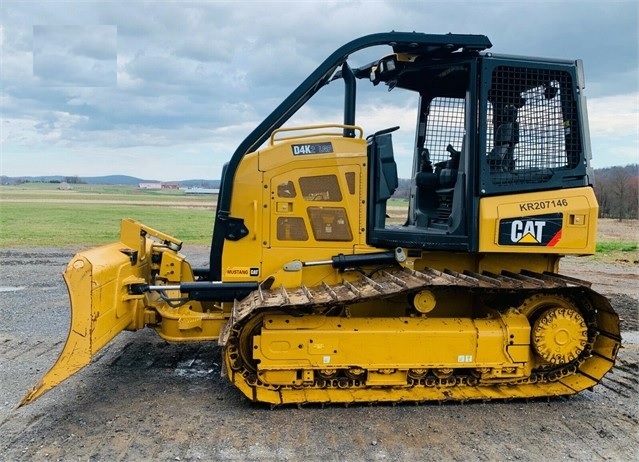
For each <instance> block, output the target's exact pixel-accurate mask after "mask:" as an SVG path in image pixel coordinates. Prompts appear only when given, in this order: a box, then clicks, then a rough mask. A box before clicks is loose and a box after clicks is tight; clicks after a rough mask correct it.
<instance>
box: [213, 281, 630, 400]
mask: <svg viewBox="0 0 639 462" xmlns="http://www.w3.org/2000/svg"><path fill="white" fill-rule="evenodd" d="M590 285H591V284H590V283H589V282H587V281H582V280H579V279H575V278H571V277H568V276H563V275H560V274H556V273H550V272H545V273H535V272H531V271H522V272H521V273H511V272H507V271H504V272H502V273H501V274H493V273H489V272H484V273H482V274H479V273H474V272H470V271H466V272H464V273H459V272H455V271H452V270H444V271H438V270H436V269H432V268H426V269H424V270H421V271H413V270H410V269H407V268H392V269H386V270H382V271H378V272H376V273H375V274H374V275H371V276H370V277H368V276H365V275H361V276H360V277H359V279H358V280H356V281H354V282H347V281H344V282H343V283H341V284H338V285H333V286H329V285H327V284H322V285H319V286H316V287H311V288H309V287H305V286H301V287H298V288H294V289H285V288H284V287H280V288H271V289H269V290H264V289H261V288H260V289H258V290H257V291H255V292H253V293H252V294H251V295H249V296H248V297H246V298H245V299H244V300H242V301H236V302H235V305H234V307H233V310H232V314H231V317H230V319H229V322H228V323H227V324H226V325H225V327H224V329H223V331H222V333H221V336H220V344H221V345H222V346H224V360H225V365H226V370H227V373H228V374H229V377H230V379H231V381H232V382H233V383H234V384H235V385H236V386H238V388H240V389H241V390H242V391H243V393H244V394H245V395H246V396H247V397H249V398H250V399H251V400H253V401H260V402H266V403H270V404H273V405H279V404H294V403H297V404H304V403H313V402H317V403H326V402H344V403H348V402H378V401H382V402H383V401H392V402H402V401H417V402H420V401H433V400H434V401H445V400H459V401H467V400H492V399H511V398H539V397H549V396H562V395H572V394H575V393H578V392H580V391H582V390H584V389H589V388H592V387H593V386H595V385H596V384H597V383H598V382H599V381H600V380H601V378H602V377H603V376H604V375H605V374H606V373H607V372H608V371H609V370H610V369H611V368H612V367H613V366H614V363H615V358H616V355H617V351H618V349H619V347H620V345H621V337H620V332H619V318H618V316H617V314H616V313H615V312H614V310H613V309H612V307H611V305H610V303H609V302H608V300H607V299H606V298H605V297H603V296H602V295H600V294H598V293H596V292H594V291H593V290H592V289H590ZM450 288H454V289H455V290H456V291H458V290H464V291H468V292H470V293H472V294H473V295H474V296H475V297H480V299H482V300H493V301H494V302H493V303H497V304H498V305H500V306H498V307H496V309H498V310H499V311H505V310H506V309H511V308H513V307H516V308H517V309H518V310H520V311H521V312H524V314H527V311H532V310H534V309H535V307H536V306H537V304H538V303H540V302H542V301H543V300H544V297H554V298H555V299H557V297H560V298H561V297H564V298H566V299H570V300H574V301H576V302H578V306H579V310H580V311H581V313H582V315H583V317H584V320H585V323H586V325H587V332H588V334H587V339H586V340H585V346H584V348H583V350H582V351H581V353H580V354H579V356H578V357H576V358H574V359H573V360H571V361H569V362H567V363H563V364H561V365H556V366H554V365H552V364H544V365H542V366H540V367H538V368H536V369H534V370H532V372H531V373H530V375H529V376H527V377H525V378H516V379H512V380H509V381H508V380H502V381H499V382H498V383H482V382H481V381H479V380H478V379H477V377H475V376H473V375H472V374H469V373H467V372H465V371H464V370H463V369H460V370H455V371H454V373H451V374H450V375H442V374H441V373H440V374H435V375H433V374H432V373H431V374H429V375H425V376H419V374H417V375H416V374H412V375H411V374H409V376H408V378H407V380H406V383H405V384H402V385H397V386H381V387H378V386H368V385H365V384H364V381H363V380H361V379H360V378H359V377H358V376H357V375H353V374H350V375H349V374H339V376H338V375H335V376H331V375H325V376H322V374H317V378H316V379H315V380H314V381H313V383H312V384H304V385H303V386H282V385H272V384H268V383H263V382H262V381H261V380H259V379H258V377H257V375H256V370H255V365H254V364H252V361H251V358H250V348H251V345H250V342H251V338H252V335H253V333H255V332H257V331H258V330H259V328H260V322H261V321H260V320H261V319H262V318H263V316H265V315H267V314H269V313H282V312H284V313H288V314H291V315H295V316H304V315H305V314H310V313H315V314H317V313H324V314H326V313H330V312H332V311H333V310H335V309H336V308H339V309H338V311H339V312H340V313H341V314H340V315H341V316H344V315H345V313H348V307H349V305H352V304H356V303H362V302H366V301H370V300H373V299H381V298H391V297H395V296H397V295H407V296H410V295H413V294H416V293H418V292H419V291H421V290H424V289H428V290H433V291H437V290H441V289H450ZM522 301H523V302H522Z"/></svg>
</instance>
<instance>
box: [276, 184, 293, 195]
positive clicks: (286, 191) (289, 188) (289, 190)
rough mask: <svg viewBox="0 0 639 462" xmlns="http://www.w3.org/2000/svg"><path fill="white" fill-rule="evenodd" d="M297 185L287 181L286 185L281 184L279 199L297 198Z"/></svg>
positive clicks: (278, 189)
mask: <svg viewBox="0 0 639 462" xmlns="http://www.w3.org/2000/svg"><path fill="white" fill-rule="evenodd" d="M295 196H297V193H296V192H295V183H293V182H292V181H287V182H286V183H280V184H278V185H277V197H295Z"/></svg>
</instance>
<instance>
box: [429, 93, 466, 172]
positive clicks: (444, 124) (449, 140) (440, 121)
mask: <svg viewBox="0 0 639 462" xmlns="http://www.w3.org/2000/svg"><path fill="white" fill-rule="evenodd" d="M464 108H465V101H464V99H463V98H443V97H437V98H434V99H433V100H432V101H431V102H430V104H429V106H428V118H427V119H426V120H427V122H426V134H425V137H424V147H425V148H426V149H428V152H429V155H430V161H431V162H432V163H433V165H434V164H437V163H439V162H444V161H447V160H448V159H450V152H449V151H448V150H447V149H448V145H451V146H452V147H453V148H454V149H455V150H457V151H460V150H461V149H462V142H463V140H464V134H465V133H466V132H465V126H464V118H465V112H464Z"/></svg>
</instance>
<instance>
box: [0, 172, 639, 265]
mask: <svg viewBox="0 0 639 462" xmlns="http://www.w3.org/2000/svg"><path fill="white" fill-rule="evenodd" d="M58 187H59V185H58V184H50V183H29V184H24V185H20V186H0V248H7V247H25V246H26V247H28V246H55V247H58V246H84V245H95V244H104V243H107V242H113V241H116V240H117V239H118V236H119V226H120V220H121V219H122V218H133V219H135V220H138V221H140V222H142V223H144V224H145V225H147V226H150V227H152V228H155V229H158V230H160V231H163V232H165V233H168V234H171V235H173V236H175V237H177V238H178V239H181V240H183V241H184V242H185V243H189V244H200V245H207V244H209V243H210V240H211V233H212V230H213V218H214V214H215V204H216V202H217V196H210V195H186V194H185V193H184V192H183V191H176V190H167V191H157V190H156V191H154V190H140V189H138V188H136V187H133V186H97V185H74V186H73V189H72V190H69V191H62V190H59V189H58ZM407 206H408V205H407V201H405V200H397V199H391V200H390V201H389V203H388V210H389V213H390V215H391V219H392V221H393V222H395V223H397V224H399V223H401V222H403V220H404V217H405V210H406V207H407ZM638 230H639V222H637V220H625V221H623V222H618V221H616V220H600V221H599V229H598V236H597V255H596V256H595V258H598V259H605V260H628V261H630V262H634V261H637V260H639V231H638Z"/></svg>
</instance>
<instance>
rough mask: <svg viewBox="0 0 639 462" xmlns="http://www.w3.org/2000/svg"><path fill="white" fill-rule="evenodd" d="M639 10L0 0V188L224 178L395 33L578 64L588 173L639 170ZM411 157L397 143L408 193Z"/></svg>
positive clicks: (324, 107)
mask: <svg viewBox="0 0 639 462" xmlns="http://www.w3.org/2000/svg"><path fill="white" fill-rule="evenodd" d="M638 4H639V3H638V2H637V1H636V0H635V1H626V2H615V1H610V0H607V1H602V0H600V1H596V2H590V1H569V0H563V1H544V2H541V1H517V2H514V1H513V2H505V1H503V2H497V1H493V2H482V1H468V2H461V1H452V0H448V1H443V2H439V1H424V0H422V1H401V0H378V1H365V0H360V1H305V0H297V1H289V2H258V1H250V2H249V1H241V0H240V1H237V0H236V1H233V2H223V1H209V2H191V3H186V2H179V3H178V2H175V3H173V2H135V1H127V2H111V1H100V2H85V1H83V2H71V1H39V2H31V1H24V0H23V1H19V2H18V1H7V0H3V1H2V2H0V8H1V26H0V27H1V29H0V41H1V45H0V46H1V53H2V55H1V62H0V66H1V68H0V71H1V79H2V82H1V83H2V100H1V102H2V104H1V111H2V113H1V117H2V120H1V133H0V138H1V140H0V142H1V145H0V150H1V151H0V174H1V175H8V176H27V175H65V176H70V175H78V176H81V177H83V176H99V175H109V174H126V175H133V176H138V177H142V178H146V179H157V180H164V181H168V180H183V179H190V178H205V179H216V178H219V176H220V171H221V168H222V165H223V164H224V162H226V160H228V158H229V157H230V155H231V154H232V153H233V151H234V150H235V148H236V147H237V145H238V144H239V143H240V142H241V141H242V140H243V139H244V137H245V136H246V135H247V134H248V133H249V132H250V131H251V130H252V129H253V128H254V127H255V126H256V125H257V124H259V123H260V122H261V121H262V119H263V118H264V117H266V116H267V115H268V114H269V113H270V112H271V110H273V109H274V108H275V107H276V106H277V104H279V103H280V102H281V101H282V99H284V98H285V97H286V96H288V94H289V93H290V92H291V91H292V90H294V89H295V87H297V85H298V84H299V83H301V81H302V80H303V79H304V78H305V77H306V76H307V75H308V74H309V73H310V72H312V71H313V70H314V69H315V67H316V66H317V65H319V64H320V63H321V62H322V61H323V60H324V59H325V58H326V57H327V56H328V55H329V54H330V53H332V52H333V51H334V50H335V49H337V48H338V47H340V46H341V45H343V44H344V43H346V42H348V41H350V40H352V39H354V38H357V37H359V36H362V35H366V34H369V33H375V32H388V31H390V30H398V31H413V30H415V31H419V32H426V33H433V34H439V33H448V32H453V33H463V34H466V33H470V34H485V35H487V36H488V37H489V38H490V40H491V41H492V43H493V48H492V50H491V51H493V52H495V53H504V54H523V55H533V56H547V57H555V58H569V59H575V58H581V59H583V61H584V64H585V70H586V94H587V96H588V110H589V115H590V133H591V138H592V146H593V166H594V167H597V168H598V167H606V166H613V165H626V164H629V163H636V162H639V157H638V156H639V154H638V153H639V66H638V55H639V52H638V47H637V43H638V41H639V34H638V18H639V9H638ZM389 51H390V49H389V48H385V49H383V50H379V56H376V57H381V55H383V54H386V53H388V52H389ZM368 57H370V55H368ZM371 59H372V58H371ZM365 62H366V61H364V60H363V61H362V62H360V63H359V64H360V65H361V64H365ZM363 83H365V82H363ZM339 90H340V91H341V88H340V89H339ZM378 93H387V92H385V90H381V91H379V92H378ZM329 94H330V93H329ZM391 96H392V95H391ZM384 98H388V95H384ZM326 101H327V103H326V104H320V105H319V106H317V107H316V108H314V109H311V108H308V109H305V110H304V111H301V112H300V114H299V115H298V119H296V120H299V121H300V123H309V122H312V123H322V122H340V121H341V118H342V116H341V108H340V107H339V104H340V102H339V101H337V103H336V104H333V105H331V103H332V101H333V99H331V98H330V97H328V98H327V99H326ZM388 101H389V103H387V104H389V105H390V106H386V109H385V111H384V113H385V114H391V115H392V116H393V117H392V119H393V120H394V121H396V122H397V124H401V125H402V127H403V128H404V127H406V128H408V129H409V130H410V131H411V132H412V130H413V129H414V117H415V108H414V107H413V106H414V103H413V102H412V101H411V102H408V100H407V99H406V98H403V97H402V95H401V94H400V95H399V98H398V100H397V99H396V100H392V99H389V100H388ZM385 104H386V103H385ZM372 109H374V108H373V107H372V106H364V107H363V108H358V119H357V122H358V124H360V125H362V126H363V128H364V130H365V132H366V133H365V134H370V133H372V132H373V131H375V130H378V129H381V128H385V126H388V123H387V121H386V122H382V121H381V120H380V118H379V117H377V116H375V113H376V111H373V110H372ZM382 123H385V124H386V125H385V126H378V125H379V124H382ZM411 142H412V139H411V140H408V142H407V143H405V144H404V145H403V144H402V143H401V140H400V142H399V143H398V144H399V148H398V150H399V153H398V163H399V164H400V165H399V168H400V176H402V177H407V176H408V174H409V173H410V164H409V158H410V155H411V153H410V150H409V148H408V144H410V143H411Z"/></svg>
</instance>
